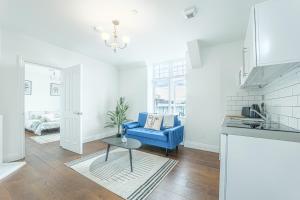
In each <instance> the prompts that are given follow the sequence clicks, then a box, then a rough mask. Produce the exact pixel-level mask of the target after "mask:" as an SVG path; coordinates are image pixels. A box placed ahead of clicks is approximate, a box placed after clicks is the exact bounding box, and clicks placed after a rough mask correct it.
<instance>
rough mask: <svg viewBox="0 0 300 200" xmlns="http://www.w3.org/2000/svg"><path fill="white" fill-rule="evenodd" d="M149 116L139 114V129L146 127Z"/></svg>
mask: <svg viewBox="0 0 300 200" xmlns="http://www.w3.org/2000/svg"><path fill="white" fill-rule="evenodd" d="M147 116H148V113H147V112H141V113H139V118H138V123H139V127H144V126H145V124H146V121H147Z"/></svg>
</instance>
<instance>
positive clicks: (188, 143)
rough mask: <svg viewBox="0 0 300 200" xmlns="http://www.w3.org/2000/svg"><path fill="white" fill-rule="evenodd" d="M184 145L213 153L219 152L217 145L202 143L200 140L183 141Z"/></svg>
mask: <svg viewBox="0 0 300 200" xmlns="http://www.w3.org/2000/svg"><path fill="white" fill-rule="evenodd" d="M184 146H185V147H188V148H192V149H199V150H203V151H210V152H215V153H219V151H220V150H219V146H218V145H211V144H204V143H200V142H192V141H184Z"/></svg>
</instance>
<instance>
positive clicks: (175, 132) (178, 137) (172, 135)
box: [164, 126, 184, 147]
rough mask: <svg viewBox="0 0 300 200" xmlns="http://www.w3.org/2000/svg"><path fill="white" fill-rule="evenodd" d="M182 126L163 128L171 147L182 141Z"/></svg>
mask: <svg viewBox="0 0 300 200" xmlns="http://www.w3.org/2000/svg"><path fill="white" fill-rule="evenodd" d="M183 131H184V126H176V127H174V128H169V129H166V130H164V134H165V135H167V136H168V141H169V143H170V145H171V146H172V147H175V146H177V145H179V144H180V143H181V142H182V141H183Z"/></svg>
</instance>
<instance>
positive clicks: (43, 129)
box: [25, 111, 60, 135]
mask: <svg viewBox="0 0 300 200" xmlns="http://www.w3.org/2000/svg"><path fill="white" fill-rule="evenodd" d="M25 130H26V131H29V132H32V133H34V134H36V135H43V134H46V133H54V132H55V133H57V132H59V131H60V114H59V113H58V112H50V111H43V112H40V111H39V112H36V111H30V112H26V116H25Z"/></svg>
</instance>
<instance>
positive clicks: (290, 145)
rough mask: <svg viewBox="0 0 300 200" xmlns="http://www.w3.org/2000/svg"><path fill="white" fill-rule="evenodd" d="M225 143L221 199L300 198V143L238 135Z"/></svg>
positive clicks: (230, 137) (225, 138) (273, 199)
mask: <svg viewBox="0 0 300 200" xmlns="http://www.w3.org/2000/svg"><path fill="white" fill-rule="evenodd" d="M221 140H223V141H221V144H222V145H223V146H224V147H225V149H226V150H225V151H223V153H222V151H221V154H224V155H222V157H221V175H220V181H222V182H223V183H222V184H221V183H220V200H241V199H242V200H253V199H255V200H269V199H270V200H299V199H300V190H299V185H300V173H299V169H300V143H296V142H288V141H280V140H272V139H263V138H254V137H246V136H237V135H228V136H226V137H221ZM224 143H226V144H224ZM221 149H222V148H221ZM222 158H223V159H222ZM221 191H222V192H221Z"/></svg>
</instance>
